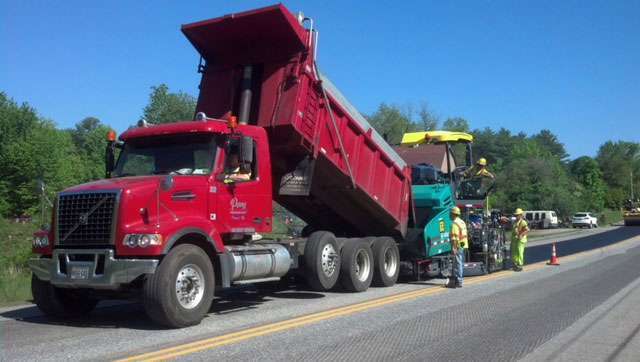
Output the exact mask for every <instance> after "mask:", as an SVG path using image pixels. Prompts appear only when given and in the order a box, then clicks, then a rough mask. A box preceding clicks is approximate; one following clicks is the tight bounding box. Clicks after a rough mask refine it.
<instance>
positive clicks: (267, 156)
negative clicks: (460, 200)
mask: <svg viewBox="0 0 640 362" xmlns="http://www.w3.org/2000/svg"><path fill="white" fill-rule="evenodd" d="M182 32H183V33H184V34H185V36H186V37H187V38H188V39H189V41H190V42H191V43H192V44H193V46H194V47H195V49H196V50H197V51H198V52H199V54H200V56H201V61H200V65H199V67H198V70H199V72H201V73H202V80H201V83H200V93H199V97H198V104H197V110H196V112H197V113H196V115H195V116H194V119H193V120H187V121H185V120H176V121H181V122H176V123H172V124H163V125H149V124H147V123H146V122H144V121H141V122H139V123H138V127H135V128H130V129H129V130H127V131H126V132H124V133H123V134H122V135H120V137H119V139H117V140H116V138H115V135H114V134H111V135H110V140H109V142H108V147H107V157H106V163H107V173H108V177H107V178H105V179H103V180H99V181H96V182H91V183H87V184H83V185H79V186H75V187H71V188H69V189H67V190H64V191H63V192H61V193H59V195H58V197H57V200H56V203H55V208H54V212H53V218H52V219H53V220H52V226H51V228H50V230H48V231H42V232H38V233H37V234H36V235H35V240H34V252H35V253H37V254H39V255H40V256H41V257H39V258H34V259H32V260H31V261H30V266H31V269H32V270H33V273H34V276H33V282H32V289H33V297H34V300H35V302H36V303H37V305H38V306H39V307H40V309H42V310H43V311H44V312H45V313H47V314H50V315H55V316H69V315H73V314H81V313H87V312H88V311H90V310H91V309H92V308H93V307H95V305H96V303H97V301H98V300H99V299H101V298H106V297H108V298H113V297H129V296H131V295H141V296H142V300H143V303H144V306H145V309H146V311H147V313H148V315H149V316H150V317H151V318H152V319H153V320H154V321H156V322H158V323H161V324H163V325H166V326H170V327H183V326H188V325H193V324H197V323H199V322H200V320H201V319H202V318H203V316H204V315H205V313H207V311H208V309H209V307H210V305H211V301H212V299H213V297H214V292H215V291H216V290H219V289H221V288H228V287H231V286H233V285H234V284H240V283H256V282H260V281H270V280H277V279H278V278H281V277H283V276H285V275H287V274H290V273H292V272H297V273H299V274H301V275H303V276H304V277H305V278H306V279H307V280H308V281H309V284H310V285H311V287H312V288H314V289H316V290H328V289H331V288H333V287H334V286H335V285H336V284H337V283H340V284H341V285H342V287H343V288H345V289H347V290H350V291H363V290H366V289H367V288H368V287H369V285H370V284H371V283H372V281H373V283H375V284H377V285H380V286H390V285H393V284H394V283H395V282H396V279H397V277H398V272H399V264H400V259H399V252H398V247H397V245H396V242H395V241H394V238H395V239H402V238H403V237H404V235H405V233H406V232H407V224H408V220H409V210H410V202H411V200H410V198H411V171H410V169H409V168H408V167H407V165H406V164H405V162H404V161H403V160H402V159H401V158H400V157H399V156H398V155H397V154H396V153H395V152H394V151H393V150H392V149H391V148H390V147H389V145H388V144H387V143H386V142H385V141H384V140H383V139H382V137H380V135H379V134H378V133H376V131H375V130H374V129H373V128H372V127H371V125H369V123H368V122H367V121H366V120H365V118H364V117H363V116H362V115H361V114H360V113H358V111H357V110H356V109H355V108H354V107H353V106H352V105H351V104H350V103H349V102H348V101H347V100H346V98H345V97H344V96H343V95H342V94H341V93H340V92H339V91H338V90H337V89H336V87H334V86H333V85H332V83H331V82H330V81H329V80H328V79H327V78H326V77H324V76H323V75H322V74H321V73H320V72H319V70H318V67H317V65H316V62H315V56H316V54H315V53H316V43H317V32H316V31H315V29H314V28H313V22H312V20H311V19H308V18H304V17H303V16H302V15H299V16H294V15H293V14H291V13H290V12H289V11H288V10H287V9H286V8H284V7H283V6H282V5H275V6H271V7H267V8H262V9H258V10H254V11H249V12H244V13H238V14H232V15H227V16H223V17H220V18H216V19H212V20H206V21H202V22H197V23H193V24H188V25H184V26H183V27H182ZM117 150H119V157H118V158H117V161H116V160H115V158H114V154H115V153H117ZM273 201H276V202H278V203H279V204H280V205H283V206H284V207H286V208H287V209H288V210H290V211H292V212H293V213H295V214H296V215H297V216H299V217H300V218H302V219H303V220H304V221H305V222H307V223H308V226H307V227H306V229H305V233H304V235H303V236H304V237H302V238H299V239H294V240H285V241H281V240H256V239H258V238H259V237H257V236H258V235H259V234H260V233H268V232H270V231H271V228H272V224H273V214H272V202H273Z"/></svg>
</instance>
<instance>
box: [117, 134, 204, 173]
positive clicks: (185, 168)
mask: <svg viewBox="0 0 640 362" xmlns="http://www.w3.org/2000/svg"><path fill="white" fill-rule="evenodd" d="M215 153H216V137H215V136H214V135H212V134H181V135H170V136H157V137H146V138H140V139H132V140H129V141H127V142H126V143H125V145H124V148H123V150H122V152H121V153H120V157H119V158H118V163H117V164H116V169H115V171H114V173H113V175H114V176H115V177H125V176H142V175H165V174H177V175H208V174H209V173H211V169H212V167H213V160H214V158H215Z"/></svg>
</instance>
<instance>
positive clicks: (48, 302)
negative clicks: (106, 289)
mask: <svg viewBox="0 0 640 362" xmlns="http://www.w3.org/2000/svg"><path fill="white" fill-rule="evenodd" d="M31 294H32V295H33V301H34V302H35V303H36V305H37V306H38V308H40V310H41V311H42V312H43V313H44V314H45V315H48V316H52V317H57V318H69V317H80V316H84V315H86V314H88V313H89V312H91V311H92V310H93V309H94V308H95V307H96V304H98V300H97V299H94V298H91V297H90V296H89V293H88V292H87V291H86V290H80V289H64V288H58V287H55V286H53V285H51V283H49V282H47V281H44V280H40V279H38V277H37V276H35V275H33V276H31Z"/></svg>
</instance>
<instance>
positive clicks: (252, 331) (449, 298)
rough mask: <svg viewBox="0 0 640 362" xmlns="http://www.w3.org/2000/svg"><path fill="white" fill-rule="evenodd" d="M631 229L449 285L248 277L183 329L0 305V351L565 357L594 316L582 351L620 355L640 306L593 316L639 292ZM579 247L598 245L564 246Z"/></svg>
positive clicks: (107, 312) (127, 317)
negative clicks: (352, 285) (57, 316)
mask: <svg viewBox="0 0 640 362" xmlns="http://www.w3.org/2000/svg"><path fill="white" fill-rule="evenodd" d="M639 235H640V228H624V227H622V228H609V229H602V230H585V231H584V232H581V233H578V234H575V235H571V236H566V237H564V238H562V239H558V240H557V241H558V245H557V248H558V254H559V255H560V258H561V262H562V265H561V266H558V267H551V266H545V265H544V263H540V261H545V260H548V258H549V253H550V245H549V242H550V241H555V240H539V241H536V242H531V244H530V245H529V247H528V248H527V250H526V254H525V258H526V261H527V263H528V264H533V265H529V266H527V267H526V268H525V272H524V273H513V272H501V273H497V274H492V275H489V276H483V277H474V278H467V280H466V281H465V287H464V288H462V289H456V290H447V289H444V288H441V287H440V284H442V282H443V281H442V280H430V281H426V282H422V283H403V284H399V285H397V286H395V287H393V288H372V289H370V290H369V291H367V292H366V293H357V294H353V293H340V292H332V293H315V292H310V291H307V290H305V289H304V287H303V286H296V285H282V284H281V285H274V284H272V285H268V286H260V287H259V288H258V287H255V286H248V287H246V288H241V289H237V290H234V291H232V292H230V293H227V294H226V295H225V296H224V297H223V298H221V299H219V300H217V301H216V302H214V305H213V306H212V309H211V313H210V314H209V316H208V317H207V318H206V319H205V320H204V321H203V323H202V324H201V325H199V326H195V327H192V328H186V329H182V330H165V329H160V328H158V327H156V326H155V325H153V324H152V323H151V322H150V321H149V320H148V319H147V318H146V316H145V315H144V312H143V310H142V308H141V307H140V305H139V304H135V303H133V304H131V303H128V304H112V305H108V304H106V305H104V306H103V307H101V308H98V309H97V310H96V311H94V312H93V313H92V314H91V315H90V316H88V317H86V318H83V319H78V320H70V321H63V322H61V321H54V320H51V319H48V318H46V317H43V316H42V315H41V314H40V313H39V311H38V310H37V308H35V307H33V306H22V307H17V308H11V309H5V310H0V360H7V361H8V360H11V361H13V360H36V359H37V360H113V359H117V358H126V357H130V356H135V357H137V358H141V357H149V358H159V357H167V356H173V357H180V358H183V359H188V360H214V359H215V360H219V359H225V360H255V359H265V360H291V359H293V360H335V359H338V360H370V359H376V360H391V359H393V360H448V361H450V360H485V361H486V360H516V359H520V358H529V359H530V360H540V359H549V358H550V359H553V358H560V359H566V358H565V357H566V355H567V353H568V352H567V351H571V350H570V349H569V347H570V346H574V347H573V348H578V347H579V346H581V344H580V343H582V344H584V345H586V346H592V345H594V344H593V343H585V342H584V339H585V338H587V337H589V336H590V334H589V333H587V332H584V331H585V330H586V329H585V328H586V327H585V328H582V329H580V328H579V326H580V325H581V324H584V325H588V326H591V325H595V324H594V323H596V322H597V323H598V324H597V325H598V326H599V327H598V328H604V329H605V330H602V329H599V330H598V334H604V335H615V336H616V337H615V338H613V339H612V340H610V341H609V344H610V349H607V348H605V347H602V346H601V348H600V349H599V353H600V354H596V352H593V353H594V354H589V355H588V356H592V357H593V356H602V359H601V360H607V359H614V358H618V359H622V360H625V356H638V355H640V349H638V350H631V352H630V351H629V349H630V348H632V349H633V348H635V347H634V346H635V344H634V343H632V342H634V341H635V340H636V336H637V334H638V331H637V328H635V327H636V326H637V325H639V324H638V323H640V313H637V310H636V309H633V310H634V311H636V313H635V314H633V313H632V314H631V316H630V315H628V313H622V312H621V311H619V312H618V314H619V315H624V316H625V320H626V322H627V325H629V328H627V329H624V332H623V331H622V329H621V327H620V326H621V324H620V323H609V324H606V323H605V322H607V321H608V320H609V319H610V318H605V317H599V316H598V315H596V316H594V315H595V314H597V312H598V311H599V310H600V309H606V310H608V311H615V310H619V309H620V308H622V307H623V306H625V305H627V306H628V308H631V307H630V306H631V305H632V306H633V308H635V306H636V305H637V303H630V302H629V301H631V300H635V299H632V297H634V296H636V295H637V300H640V295H638V294H639V293H635V294H634V293H631V292H627V290H631V291H634V290H637V289H638V288H634V286H635V285H640V268H638V267H637V265H638V262H637V261H638V258H639V257H640V237H636V236H639ZM630 238H633V239H631V240H629V239H630ZM604 247H606V248H604ZM602 248H604V249H602ZM585 250H596V251H594V252H590V253H586V254H585V253H582V254H580V255H577V256H576V257H570V256H569V255H571V254H577V253H580V252H583V251H585ZM625 301H626V302H625ZM612 315H614V314H612ZM634 316H636V317H637V319H638V320H637V321H635V322H637V323H635V324H634V320H633V318H634ZM588 318H591V319H593V320H595V321H596V322H593V323H591V322H589V321H588V320H587V319H588ZM587 322H588V323H587ZM603 323H604V324H603ZM603 325H604V326H603ZM607 325H608V327H607ZM606 328H611V329H616V331H617V332H616V333H617V334H616V333H614V334H607V333H608V332H607V330H606ZM627 331H628V333H627ZM634 331H635V333H634ZM563 341H564V342H563ZM625 341H626V343H625ZM617 342H619V343H617ZM616 343H617V344H616ZM176 346H177V347H176ZM172 347H174V348H172ZM167 348H169V349H167ZM581 348H582V347H581ZM582 350H584V348H583V349H582ZM157 351H160V352H158V353H157V354H153V353H156V352H157ZM635 352H637V353H635ZM144 353H151V354H147V355H142V356H141V354H144ZM630 353H631V354H630ZM582 360H583V361H584V360H585V358H582ZM586 360H591V359H589V358H588V357H587V358H586ZM598 360H600V359H598Z"/></svg>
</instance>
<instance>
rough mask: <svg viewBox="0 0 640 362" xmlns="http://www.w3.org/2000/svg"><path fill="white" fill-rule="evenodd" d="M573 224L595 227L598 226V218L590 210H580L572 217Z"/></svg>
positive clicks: (574, 225) (575, 225)
mask: <svg viewBox="0 0 640 362" xmlns="http://www.w3.org/2000/svg"><path fill="white" fill-rule="evenodd" d="M571 226H573V227H574V228H576V227H587V228H594V227H596V228H597V227H598V218H597V217H595V216H594V215H593V214H592V213H590V212H578V213H575V214H573V217H572V218H571Z"/></svg>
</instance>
